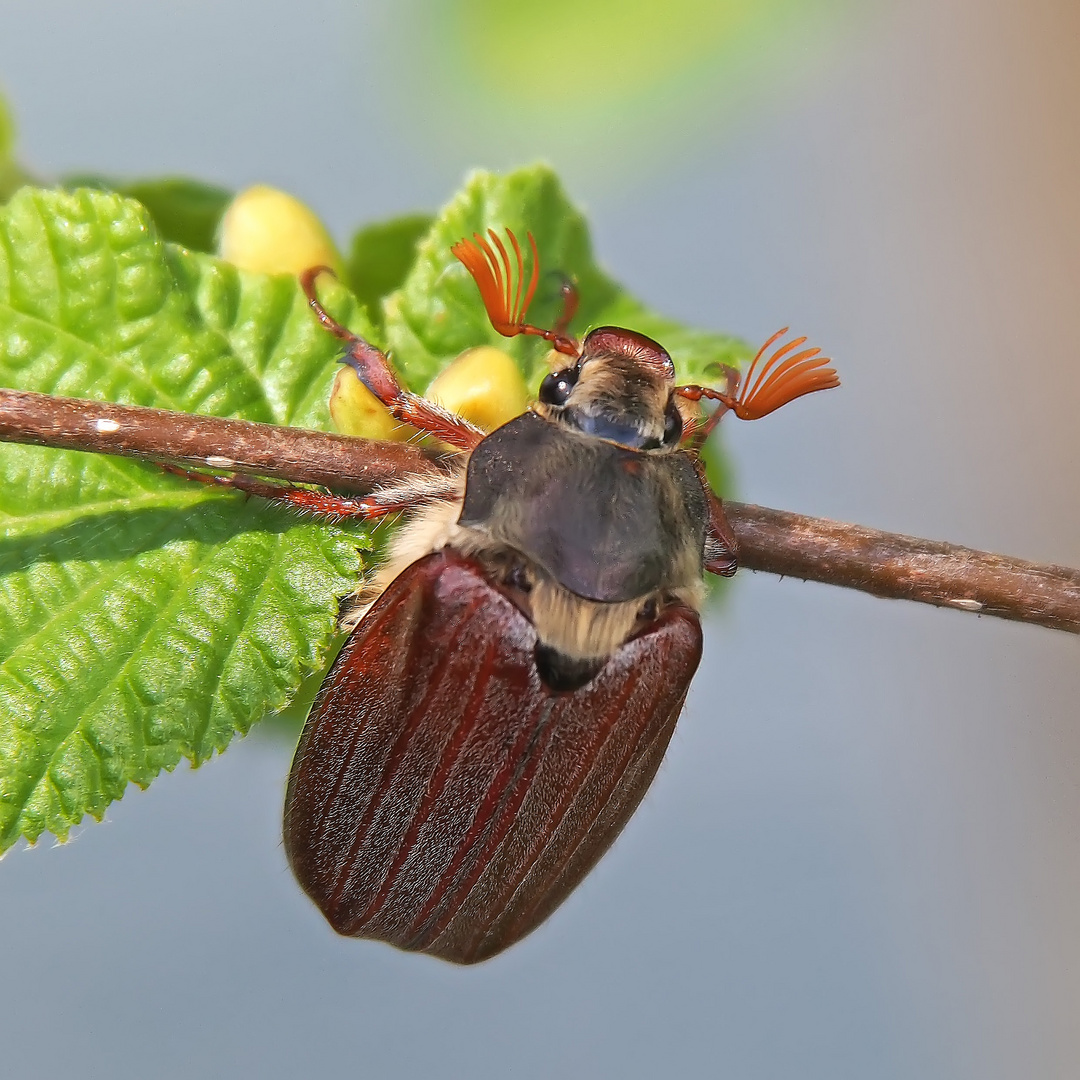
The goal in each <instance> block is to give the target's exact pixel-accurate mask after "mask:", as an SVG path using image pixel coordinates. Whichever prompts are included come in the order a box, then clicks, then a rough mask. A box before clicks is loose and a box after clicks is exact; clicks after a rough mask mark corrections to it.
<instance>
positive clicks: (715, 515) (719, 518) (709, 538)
mask: <svg viewBox="0 0 1080 1080" xmlns="http://www.w3.org/2000/svg"><path fill="white" fill-rule="evenodd" d="M705 496H706V498H707V499H708V500H709V525H708V528H707V529H706V531H705V569H706V570H707V571H708V572H709V573H710V574H719V575H720V576H721V577H731V576H732V575H733V574H734V573H735V571H736V570H738V569H739V541H738V540H736V539H735V532H734V530H733V529H732V528H731V522H730V521H728V519H727V514H725V513H724V504H723V503H722V502H721V501H720V500H719V499H718V498H717V497H716V496H715V495H714V494H713V493H712V492H711V491H710V490H709V489H708V488H706V489H705Z"/></svg>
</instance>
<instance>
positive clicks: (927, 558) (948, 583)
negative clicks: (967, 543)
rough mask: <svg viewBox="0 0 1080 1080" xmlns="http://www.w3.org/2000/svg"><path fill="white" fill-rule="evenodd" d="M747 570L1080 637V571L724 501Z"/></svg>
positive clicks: (740, 561) (742, 563)
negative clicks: (857, 590)
mask: <svg viewBox="0 0 1080 1080" xmlns="http://www.w3.org/2000/svg"><path fill="white" fill-rule="evenodd" d="M724 509H725V510H726V511H727V515H728V517H729V519H730V520H731V525H732V528H733V529H734V530H735V535H736V536H737V537H738V539H739V565H740V566H743V567H745V568H746V569H748V570H765V571H767V572H768V573H770V574H781V575H783V576H789V575H790V576H791V577H799V578H804V579H805V580H807V581H821V582H824V583H826V584H828V585H841V586H844V587H845V588H848V589H859V590H861V591H862V592H868V593H872V594H873V595H874V596H884V597H889V598H891V599H896V600H917V601H919V602H920V603H923V604H935V605H937V606H938V607H951V608H957V609H958V610H960V611H972V612H975V613H976V614H979V615H996V616H997V617H998V618H1000V619H1017V620H1019V621H1020V622H1031V623H1038V624H1039V625H1041V626H1049V627H1052V628H1053V629H1055V630H1067V631H1069V632H1070V633H1072V634H1080V570H1072V569H1069V568H1068V567H1065V566H1051V565H1049V564H1047V563H1034V562H1027V561H1025V560H1023V559H1012V558H1008V557H1006V556H1004V555H991V554H990V553H989V552H985V551H975V550H973V549H972V548H966V547H960V546H959V545H957V544H947V543H945V542H944V541H935V540H920V539H918V538H917V537H914V536H902V535H900V534H899V533H887V532H879V531H878V530H877V529H867V528H865V527H864V526H862V525H846V524H844V523H842V522H839V521H828V520H826V519H824V518H812V517H805V516H804V515H802V514H791V513H788V512H787V511H785V510H769V509H767V508H766V507H764V506H744V505H743V504H741V503H732V502H725V503H724Z"/></svg>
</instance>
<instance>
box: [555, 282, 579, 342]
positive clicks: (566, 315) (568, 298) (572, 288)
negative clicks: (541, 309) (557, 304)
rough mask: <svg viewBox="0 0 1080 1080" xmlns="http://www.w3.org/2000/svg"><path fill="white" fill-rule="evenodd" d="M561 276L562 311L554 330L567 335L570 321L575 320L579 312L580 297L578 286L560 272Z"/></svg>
mask: <svg viewBox="0 0 1080 1080" xmlns="http://www.w3.org/2000/svg"><path fill="white" fill-rule="evenodd" d="M559 277H560V278H561V280H560V282H559V295H560V296H561V297H562V311H561V313H560V314H559V318H558V319H557V320H556V322H555V325H554V326H553V327H552V330H553V331H554V332H555V334H556V335H558V336H559V337H567V336H568V335H567V331H568V330H569V329H570V323H571V322H573V320H574V316H575V315H576V314H577V309H578V301H579V299H580V297H579V296H578V290H577V286H576V285H575V284H574V283H573V282H572V281H571V280H570V279H569V278H568V277H567V276H566V275H565V274H559Z"/></svg>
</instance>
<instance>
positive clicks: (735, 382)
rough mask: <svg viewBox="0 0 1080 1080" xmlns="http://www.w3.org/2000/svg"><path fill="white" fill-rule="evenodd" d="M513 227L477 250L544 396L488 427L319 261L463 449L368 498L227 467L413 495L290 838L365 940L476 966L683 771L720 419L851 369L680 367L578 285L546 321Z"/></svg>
mask: <svg viewBox="0 0 1080 1080" xmlns="http://www.w3.org/2000/svg"><path fill="white" fill-rule="evenodd" d="M506 233H507V239H508V241H509V248H508V247H507V245H506V244H505V243H504V242H503V241H502V239H501V237H500V236H499V235H498V234H497V233H496V232H495V231H494V230H490V229H489V230H488V234H487V236H483V235H481V234H479V233H476V234H474V236H473V238H472V239H465V240H462V241H460V242H459V243H458V244H456V245H454V247H453V249H452V250H453V252H454V254H455V255H456V256H457V258H458V259H459V260H460V261H461V262H462V263H463V264H464V265H465V267H466V269H467V270H468V271H469V273H470V274H471V275H472V277H473V278H474V280H475V281H476V284H477V286H478V288H479V290H480V294H481V297H482V299H483V302H484V306H485V308H486V310H487V313H488V317H489V318H490V320H491V323H492V325H493V326H494V327H495V329H496V330H497V331H498V332H499V333H501V334H503V335H505V336H507V337H512V336H514V335H517V334H533V335H538V336H540V337H541V338H543V339H545V340H546V341H547V342H548V343H549V344H550V345H551V347H552V350H553V351H552V358H553V369H552V371H551V373H550V374H548V375H547V376H546V377H545V378H544V380H543V382H542V383H541V385H540V388H539V393H538V397H537V401H536V402H535V404H533V405H532V407H531V408H530V409H529V410H528V411H526V412H525V413H523V414H522V415H520V416H518V417H516V418H515V419H513V420H511V421H510V422H509V423H507V424H505V425H503V426H502V427H500V428H498V429H497V430H495V431H493V432H492V433H491V434H489V435H486V436H485V434H484V433H483V432H482V431H481V430H480V429H479V428H476V427H474V426H473V425H472V424H471V423H469V422H468V421H466V420H464V419H463V418H461V417H459V416H456V415H454V414H453V413H451V412H449V411H447V410H446V409H444V408H442V407H441V406H439V405H437V404H435V403H434V402H431V401H428V400H425V399H424V398H422V397H419V396H417V395H415V394H412V393H410V392H409V391H407V390H405V389H404V388H403V387H402V386H401V384H400V383H399V381H398V379H397V377H396V376H395V374H394V372H393V370H392V368H391V366H390V364H389V361H388V358H387V357H386V356H385V355H384V354H383V353H382V352H381V351H380V350H379V349H377V348H376V347H375V346H374V345H372V344H370V343H369V342H367V341H365V340H364V339H362V338H360V337H358V336H356V335H355V334H353V333H351V332H350V331H348V330H347V329H346V328H345V327H343V326H341V325H340V324H339V323H338V322H336V321H335V320H334V319H333V318H332V317H331V316H330V315H329V314H328V313H327V312H326V311H325V309H324V308H323V307H322V305H321V304H320V303H319V300H318V298H317V296H316V294H315V280H316V277H317V276H318V274H319V273H321V272H322V271H323V270H324V269H325V268H322V267H316V268H313V269H311V270H308V271H307V272H305V274H303V275H302V278H301V281H302V285H303V288H304V291H305V293H306V295H307V297H308V299H309V301H310V304H311V307H312V309H313V311H314V312H315V314H316V315H317V316H318V318H319V320H320V321H321V322H322V324H323V325H324V326H325V327H326V328H327V329H328V330H329V331H331V332H332V333H334V334H335V335H337V336H338V337H339V338H340V339H341V340H342V341H344V342H345V344H346V347H347V352H346V355H345V357H344V360H345V362H347V363H348V364H350V365H351V366H352V367H353V368H354V369H355V371H356V372H357V374H358V375H359V377H360V380H361V381H362V382H363V384H364V385H365V386H366V387H367V389H368V390H370V391H371V393H372V394H374V395H375V397H376V398H377V399H378V400H379V401H381V402H382V403H383V404H384V405H385V406H386V408H387V409H388V410H389V411H390V413H391V414H392V416H393V417H394V418H395V419H396V420H398V421H399V422H401V423H404V424H409V425H411V426H412V427H414V428H416V429H418V430H419V431H422V432H426V433H428V434H430V435H432V436H434V437H436V438H438V439H439V440H441V441H442V442H444V443H446V444H449V445H450V446H452V447H454V448H455V449H456V450H457V451H458V453H457V455H456V457H455V458H454V460H453V461H452V464H451V467H450V469H449V470H448V471H447V472H445V473H440V474H438V475H435V476H425V477H417V478H409V479H406V480H403V481H402V482H400V483H395V484H392V485H388V486H386V487H384V488H382V489H380V490H377V491H375V492H373V493H372V494H371V495H369V496H367V497H365V498H345V497H339V496H335V495H330V494H325V493H321V492H316V491H312V490H310V489H304V488H288V487H273V486H271V485H268V484H264V483H261V482H257V481H251V480H249V479H247V478H243V477H233V478H230V479H227V480H221V479H220V478H217V479H218V480H219V482H224V483H228V484H232V485H234V486H237V487H240V488H241V489H243V490H247V491H251V492H253V493H255V494H260V495H264V496H268V497H271V498H276V499H279V500H281V501H283V502H285V503H287V504H289V505H291V506H294V507H297V508H300V509H303V510H306V511H311V512H315V513H320V514H326V515H329V516H333V517H335V518H346V517H351V518H365V519H378V518H382V517H385V516H386V515H388V514H394V513H397V512H399V511H405V512H407V514H408V517H407V520H406V522H405V524H404V525H403V526H402V527H401V529H400V530H399V532H398V533H397V534H396V536H395V538H394V540H393V542H392V543H391V545H390V550H389V555H388V558H387V560H386V562H385V563H384V564H383V566H382V567H381V569H380V570H379V571H378V572H377V574H376V575H375V577H374V579H373V580H371V581H369V582H368V583H367V584H366V585H365V588H364V590H363V592H362V594H361V597H362V600H363V601H364V603H365V609H364V611H363V614H362V615H361V616H360V618H359V621H358V622H356V625H355V628H354V629H353V630H352V633H351V635H350V636H349V638H348V640H347V642H346V643H345V645H344V647H343V648H342V650H341V652H340V653H339V655H338V657H337V659H336V661H335V662H334V664H333V666H332V667H331V669H330V671H329V673H328V674H327V676H326V679H325V681H324V683H323V685H322V688H321V690H320V691H319V694H318V697H317V698H316V700H315V704H314V706H313V707H312V710H311V713H310V716H309V717H308V720H307V724H306V726H305V727H304V731H303V734H302V736H301V738H300V743H299V746H298V747H297V750H296V756H295V758H294V761H293V766H292V771H291V775H290V778H289V785H288V793H287V796H286V800H285V821H284V839H285V850H286V853H287V855H288V858H289V863H290V865H291V866H292V869H293V872H294V874H295V875H296V878H297V880H298V881H299V882H300V884H301V886H302V887H303V888H304V889H305V891H306V892H307V893H308V895H309V896H311V898H312V899H313V900H314V901H315V903H316V904H317V905H318V906H319V908H320V910H321V911H322V912H323V914H324V915H325V916H326V918H327V919H328V920H329V922H330V924H331V925H332V926H333V927H334V929H335V930H337V931H338V932H339V933H341V934H346V935H351V936H355V937H367V938H376V939H379V940H382V941H387V942H390V943H391V944H393V945H396V946H398V947H399V948H403V949H410V950H418V951H421V952H426V953H430V954H432V955H434V956H439V957H442V958H443V959H446V960H451V961H454V962H456V963H462V964H471V963H476V962H478V961H481V960H485V959H487V958H488V957H491V956H493V955H495V954H496V953H498V952H500V951H502V950H503V949H505V948H506V947H507V946H509V945H512V944H513V943H514V942H516V941H518V940H519V939H520V938H522V937H524V936H525V935H526V934H528V933H529V932H530V931H531V930H533V929H534V928H535V927H536V926H538V925H539V924H540V923H541V922H542V921H543V920H544V919H545V918H547V916H548V915H550V914H551V912H552V911H553V910H554V909H555V908H556V907H557V906H558V905H559V904H560V903H561V902H562V901H563V900H564V899H565V898H566V897H567V895H569V893H570V892H571V891H572V890H573V889H574V888H575V886H576V885H577V884H578V883H579V882H580V881H581V880H582V879H583V878H584V877H585V875H586V874H587V873H588V872H589V870H590V869H591V868H592V867H593V866H594V865H595V863H596V862H597V860H598V859H599V858H600V857H601V856H602V855H603V853H604V852H605V851H606V850H607V849H608V847H610V845H611V843H612V842H613V841H614V839H615V837H616V836H617V835H618V834H619V832H620V830H621V829H622V828H623V826H624V825H625V824H626V822H627V821H628V819H629V818H630V816H631V814H633V812H634V810H635V809H636V807H637V805H638V803H639V802H640V801H641V799H642V797H643V796H644V794H645V792H646V791H647V789H648V787H649V785H650V783H651V782H652V779H653V776H654V775H655V773H656V771H657V768H658V767H659V765H660V761H661V759H662V758H663V756H664V752H665V750H666V748H667V745H668V741H669V740H670V738H671V734H672V731H673V729H674V727H675V721H676V719H677V718H678V715H679V712H680V711H681V709H682V707H683V703H684V701H685V699H686V693H687V690H688V688H689V685H690V680H691V679H692V678H693V675H694V672H695V670H696V669H697V666H698V662H699V660H700V657H701V625H700V621H699V610H700V607H701V603H702V599H703V595H704V584H703V574H704V573H705V572H708V573H712V574H720V575H723V576H730V575H731V574H734V573H735V570H736V567H737V558H738V552H737V545H736V542H735V537H734V535H733V533H732V531H731V528H730V526H729V525H728V523H727V521H726V520H725V517H724V512H723V508H722V505H721V503H720V500H719V499H718V498H717V497H716V496H715V495H713V493H712V492H711V490H710V489H709V486H708V484H707V482H706V481H705V479H704V469H703V466H702V463H701V459H700V453H699V452H700V449H701V447H702V445H703V443H704V441H705V439H706V438H707V437H708V435H709V433H710V431H711V430H712V429H713V427H714V425H715V424H716V422H717V421H718V420H719V419H720V417H721V416H722V415H723V414H724V413H726V412H728V411H731V412H733V413H735V415H736V416H739V417H740V418H742V419H744V420H753V419H757V418H759V417H762V416H765V415H766V414H768V413H770V412H772V411H773V410H774V409H777V408H779V407H780V406H782V405H784V404H786V403H787V402H789V401H792V400H794V399H795V398H797V397H800V396H802V395H804V394H809V393H812V392H814V391H816V390H824V389H827V388H830V387H833V386H837V385H839V380H838V378H837V376H836V372H835V371H834V370H833V369H832V368H830V367H827V366H826V365H827V364H828V363H829V361H828V360H827V359H825V358H824V357H822V356H820V355H819V350H818V349H814V348H803V347H802V346H803V345H804V344H805V340H806V339H805V338H797V339H795V340H792V341H789V342H787V343H786V344H782V345H779V346H778V347H776V348H775V350H774V351H773V352H772V353H771V355H769V356H768V358H767V359H764V358H765V356H766V354H767V353H768V352H769V350H770V348H772V347H773V346H774V345H776V343H777V341H778V339H780V338H781V337H782V336H783V335H784V334H785V333H786V330H782V331H780V332H778V333H777V334H774V335H773V337H771V338H770V339H769V340H768V341H767V342H766V343H765V345H764V346H762V348H761V350H760V351H759V353H758V354H757V356H756V357H755V359H754V361H753V363H752V364H751V366H750V368H749V370H748V372H747V375H746V378H745V379H742V380H740V378H739V375H738V372H736V371H734V370H733V369H728V370H727V373H726V378H727V386H726V388H725V389H724V390H716V389H713V388H710V387H703V386H677V385H676V383H675V366H674V364H673V363H672V360H671V357H670V356H669V355H668V353H667V352H666V351H665V350H664V348H663V347H662V346H661V345H659V344H658V343H657V342H655V341H653V340H652V339H651V338H648V337H646V336H645V335H644V334H640V333H637V332H635V331H633V330H628V329H622V328H619V327H614V326H600V327H597V328H595V329H593V330H591V331H590V332H589V333H588V334H586V336H585V337H584V339H583V340H582V341H580V342H579V341H578V340H577V339H576V338H574V337H573V336H571V335H570V334H569V333H568V327H569V323H570V320H571V318H572V316H573V313H574V310H575V308H576V302H577V297H576V292H575V291H574V289H573V288H572V287H571V286H566V287H565V288H564V309H563V313H562V316H561V317H560V318H559V320H558V322H557V324H556V326H555V327H554V328H553V329H543V328H541V327H537V326H533V325H531V324H529V323H527V322H525V317H526V314H527V311H528V308H529V305H530V303H531V301H532V298H533V294H534V292H535V290H536V286H537V281H538V275H539V261H538V258H537V252H536V244H535V242H534V241H533V238H532V236H531V234H530V235H529V237H528V240H529V244H530V246H531V255H532V258H531V260H530V261H531V273H530V275H529V279H528V282H527V283H526V280H525V273H524V263H525V260H524V258H523V255H522V250H521V246H520V244H519V243H518V240H517V238H516V237H515V235H514V234H513V232H511V231H510V230H509V229H507V230H506ZM702 398H706V399H711V400H713V401H715V402H716V403H717V407H716V410H715V411H714V412H713V413H712V414H711V415H710V416H707V417H705V416H703V415H702V413H701V410H700V406H699V405H698V404H697V403H698V402H700V401H701V399H702ZM194 478H196V479H200V478H201V479H204V480H208V479H212V478H209V477H205V476H203V477H199V476H198V475H196V476H195V477H194Z"/></svg>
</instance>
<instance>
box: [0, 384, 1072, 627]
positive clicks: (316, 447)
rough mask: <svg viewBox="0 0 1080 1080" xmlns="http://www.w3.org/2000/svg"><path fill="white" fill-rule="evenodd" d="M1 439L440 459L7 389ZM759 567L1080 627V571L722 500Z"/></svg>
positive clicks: (276, 458) (316, 457) (127, 449)
mask: <svg viewBox="0 0 1080 1080" xmlns="http://www.w3.org/2000/svg"><path fill="white" fill-rule="evenodd" d="M0 442H19V443H32V444H35V445H38V446H51V447H57V448H61V449H66V450H88V451H95V452H97V453H104V454H116V455H120V456H122V457H135V458H142V459H147V460H167V461H175V462H180V463H183V464H185V465H189V466H192V465H194V466H203V467H207V466H208V467H210V468H215V469H219V470H236V471H239V472H251V473H256V474H258V475H262V476H273V477H277V478H279V479H282V480H291V481H293V482H296V483H307V484H319V485H322V486H325V487H330V488H334V489H335V490H338V491H342V492H350V493H355V492H360V493H363V492H367V491H370V490H371V488H372V487H374V486H375V485H377V484H381V483H385V482H387V481H390V480H393V479H396V478H399V477H401V476H403V475H406V474H408V473H414V472H417V471H422V470H431V469H434V468H436V465H435V464H434V463H433V462H432V461H431V459H430V458H428V457H426V456H425V455H424V454H423V453H422V452H421V451H419V450H417V449H416V448H415V447H412V446H407V445H403V444H401V443H384V442H370V441H367V440H364V439H350V438H346V437H344V436H340V435H327V434H323V433H321V432H315V431H304V430H302V429H300V428H286V427H276V426H274V425H272V424H255V423H251V422H249V421H244V420H221V419H218V418H217V417H212V416H197V415H189V414H187V413H174V412H167V411H165V410H163V409H144V408H139V407H135V406H127V405H110V404H105V403H101V402H94V401H81V400H76V399H73V398H54V397H50V396H48V395H46V394H31V393H26V392H24V391H17V390H3V389H0ZM725 508H726V510H727V513H728V516H729V518H730V519H731V524H732V527H733V529H734V531H735V535H736V537H737V538H738V541H739V548H740V551H739V561H740V563H741V565H742V566H744V567H746V568H747V569H750V570H762V571H765V572H767V573H771V574H780V575H782V576H792V577H800V578H805V579H807V580H810V581H820V582H824V583H826V584H830V585H840V586H844V587H846V588H850V589H859V590H861V591H863V592H868V593H872V594H874V595H875V596H884V597H893V598H897V599H903V600H917V601H920V602H921V603H926V604H936V605H938V606H941V607H952V608H957V609H959V610H961V611H972V612H976V613H978V614H981V615H994V616H997V617H999V618H1004V619H1017V620H1020V621H1022V622H1031V623H1038V624H1040V625H1042V626H1049V627H1053V628H1054V629H1057V630H1067V631H1069V632H1070V633H1074V634H1075V633H1080V570H1071V569H1068V568H1066V567H1061V566H1049V565H1042V564H1039V563H1032V562H1025V561H1024V560H1021V559H1010V558H1006V557H1004V556H1001V555H991V554H989V553H987V552H982V551H973V550H972V549H970V548H964V547H958V546H957V545H955V544H946V543H942V542H938V541H931V540H919V539H916V538H915V537H911V536H900V535H898V534H896V533H884V532H878V531H876V530H874V529H867V528H864V527H863V526H861V525H845V524H842V523H840V522H836V521H826V520H824V519H822V518H811V517H805V516H803V515H801V514H791V513H787V512H785V511H782V510H769V509H767V508H765V507H761V506H747V505H744V504H741V503H730V502H729V503H725Z"/></svg>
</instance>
